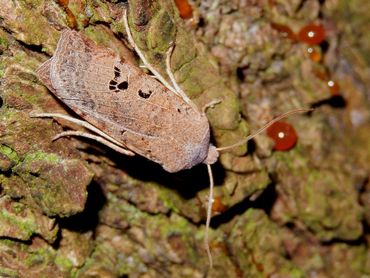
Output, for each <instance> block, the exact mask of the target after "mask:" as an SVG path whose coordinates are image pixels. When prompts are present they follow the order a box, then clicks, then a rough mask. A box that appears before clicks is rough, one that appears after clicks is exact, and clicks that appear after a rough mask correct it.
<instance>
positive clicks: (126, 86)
mask: <svg viewBox="0 0 370 278" xmlns="http://www.w3.org/2000/svg"><path fill="white" fill-rule="evenodd" d="M117 88H118V89H120V90H126V89H127V88H128V82H127V81H123V82H121V83H119V84H118V86H117Z"/></svg>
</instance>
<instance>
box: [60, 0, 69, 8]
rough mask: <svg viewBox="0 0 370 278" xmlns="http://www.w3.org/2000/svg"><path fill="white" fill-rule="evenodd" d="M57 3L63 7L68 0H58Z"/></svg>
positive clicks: (66, 4)
mask: <svg viewBox="0 0 370 278" xmlns="http://www.w3.org/2000/svg"><path fill="white" fill-rule="evenodd" d="M58 3H59V5H61V6H62V7H63V8H65V7H67V6H68V4H69V0H58Z"/></svg>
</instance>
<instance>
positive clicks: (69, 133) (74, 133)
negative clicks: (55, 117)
mask: <svg viewBox="0 0 370 278" xmlns="http://www.w3.org/2000/svg"><path fill="white" fill-rule="evenodd" d="M65 136H80V137H85V138H89V139H92V140H95V141H97V142H99V143H101V144H103V145H106V146H107V147H109V148H111V149H112V150H115V151H116V152H119V153H121V154H124V155H128V156H134V155H135V153H134V152H132V151H130V150H128V149H125V148H123V147H120V146H117V145H115V144H113V143H112V142H110V141H108V140H106V139H104V138H103V137H100V136H97V135H93V134H90V133H86V132H81V131H75V130H70V131H64V132H62V133H59V134H58V135H56V136H55V137H54V138H53V139H52V140H53V141H54V140H57V139H59V138H61V137H65Z"/></svg>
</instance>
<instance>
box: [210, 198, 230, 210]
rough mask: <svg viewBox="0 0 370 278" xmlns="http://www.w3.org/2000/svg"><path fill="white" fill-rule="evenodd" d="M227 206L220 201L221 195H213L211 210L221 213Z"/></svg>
mask: <svg viewBox="0 0 370 278" xmlns="http://www.w3.org/2000/svg"><path fill="white" fill-rule="evenodd" d="M226 209H227V207H226V206H225V205H224V204H223V203H222V200H221V197H215V198H214V200H213V203H212V211H213V212H215V213H223V212H224V211H226Z"/></svg>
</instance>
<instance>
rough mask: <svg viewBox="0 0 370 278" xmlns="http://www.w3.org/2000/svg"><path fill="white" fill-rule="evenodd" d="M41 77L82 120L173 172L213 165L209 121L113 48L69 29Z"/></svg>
mask: <svg viewBox="0 0 370 278" xmlns="http://www.w3.org/2000/svg"><path fill="white" fill-rule="evenodd" d="M37 73H38V76H39V78H40V79H41V80H42V81H43V83H44V84H45V85H46V86H47V87H48V88H49V89H50V91H52V92H53V94H54V95H55V96H56V97H58V98H59V99H60V100H61V101H63V102H64V103H65V104H66V105H67V106H68V107H70V108H71V109H72V110H73V111H74V112H76V113H77V114H78V115H79V116H81V118H83V119H84V120H86V121H87V122H89V123H90V124H92V125H94V126H95V127H97V128H98V129H99V130H102V131H104V133H106V134H107V135H109V136H110V137H113V138H114V139H115V140H117V141H119V142H120V143H121V144H122V145H124V146H125V148H127V149H128V150H131V151H133V152H134V153H137V154H140V155H142V156H144V157H146V158H148V159H150V160H152V161H154V162H156V163H159V164H160V165H162V166H163V168H164V169H165V170H166V171H168V172H171V173H173V172H177V171H180V170H183V169H189V168H192V167H193V166H194V165H197V164H199V163H202V162H205V163H213V162H214V158H217V151H216V149H215V148H214V147H213V146H211V145H210V128H209V124H208V120H207V118H206V116H205V115H204V114H203V113H200V112H199V111H198V110H196V109H195V108H194V107H193V106H190V105H189V104H188V103H187V102H186V101H185V100H184V99H183V98H181V97H180V96H178V95H176V94H174V93H173V92H171V91H170V90H169V89H167V88H166V87H165V86H163V85H162V84H161V83H160V82H159V81H158V80H156V79H154V78H152V77H149V76H148V75H146V74H145V73H144V72H143V71H142V70H141V69H140V68H138V67H137V66H136V65H134V64H132V63H131V62H129V61H124V60H122V59H121V58H120V57H119V56H118V55H117V54H115V53H114V52H113V51H111V50H110V49H108V48H103V47H100V46H98V45H96V44H95V43H94V42H92V41H91V40H89V39H88V38H86V37H85V36H83V35H82V34H80V33H78V32H76V31H72V30H65V31H63V32H62V34H61V37H60V39H59V42H58V45H57V49H56V51H55V53H54V56H53V57H52V58H51V59H50V60H48V61H46V62H45V63H44V64H42V65H41V67H40V68H39V69H38V70H37Z"/></svg>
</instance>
